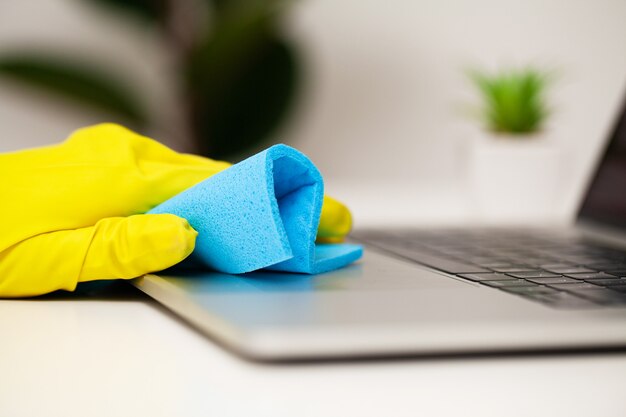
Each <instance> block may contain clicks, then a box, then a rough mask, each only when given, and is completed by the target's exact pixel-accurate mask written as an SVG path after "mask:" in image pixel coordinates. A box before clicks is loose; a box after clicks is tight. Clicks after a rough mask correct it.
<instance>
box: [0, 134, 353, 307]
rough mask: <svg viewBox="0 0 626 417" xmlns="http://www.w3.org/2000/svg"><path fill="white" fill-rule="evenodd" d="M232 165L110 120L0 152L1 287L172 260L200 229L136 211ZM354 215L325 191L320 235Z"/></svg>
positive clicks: (14, 289)
mask: <svg viewBox="0 0 626 417" xmlns="http://www.w3.org/2000/svg"><path fill="white" fill-rule="evenodd" d="M229 166H230V165H229V164H228V163H226V162H220V161H214V160H211V159H207V158H203V157H200V156H195V155H188V154H179V153H177V152H174V151H173V150H171V149H169V148H167V147H165V146H163V145H161V144H159V143H158V142H155V141H153V140H151V139H149V138H147V137H144V136H140V135H138V134H136V133H134V132H131V131H130V130H128V129H126V128H124V127H122V126H119V125H115V124H101V125H96V126H92V127H87V128H84V129H80V130H78V131H76V132H75V133H74V134H72V135H71V136H70V137H69V138H68V139H67V140H66V141H65V142H63V143H61V144H59V145H55V146H49V147H43V148H38V149H32V150H26V151H20V152H12V153H7V154H0V193H1V194H0V195H2V203H1V204H0V230H1V232H0V297H26V296H34V295H40V294H45V293H48V292H51V291H55V290H59V289H63V290H68V291H72V290H74V288H76V285H77V283H78V282H83V281H92V280H98V279H113V278H124V279H128V278H134V277H137V276H140V275H143V274H145V273H148V272H154V271H159V270H162V269H165V268H167V267H170V266H172V265H175V264H177V263H178V262H180V261H181V260H183V259H185V258H186V257H187V256H188V255H189V254H190V253H191V252H192V251H193V249H194V245H195V238H196V235H197V233H196V231H195V230H193V228H191V226H189V224H188V223H187V221H186V220H184V219H182V218H179V217H176V216H174V215H171V214H142V213H145V212H146V211H148V210H150V209H151V208H153V207H154V206H156V205H158V204H160V203H161V202H163V201H165V200H167V199H168V198H170V197H172V196H174V195H176V194H178V193H179V192H181V191H182V190H184V189H186V188H188V187H190V186H192V185H194V184H196V183H198V182H200V181H202V180H204V179H206V178H208V177H210V176H211V175H213V174H216V173H217V172H219V171H222V170H223V169H226V168H227V167H229ZM350 224H351V216H350V213H349V211H348V209H347V208H346V207H345V206H343V205H342V204H341V203H338V202H337V201H335V200H333V199H330V198H328V197H326V198H325V200H324V208H323V210H322V220H321V222H320V228H319V236H320V239H329V240H331V241H336V240H337V239H341V238H343V237H344V236H345V235H346V234H347V233H348V231H349V229H350Z"/></svg>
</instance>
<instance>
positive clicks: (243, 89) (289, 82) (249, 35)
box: [187, 0, 299, 158]
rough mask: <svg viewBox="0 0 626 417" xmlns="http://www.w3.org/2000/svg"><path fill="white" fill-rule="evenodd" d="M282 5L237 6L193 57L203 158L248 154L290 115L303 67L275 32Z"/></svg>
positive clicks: (190, 72) (190, 76) (190, 74)
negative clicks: (299, 65) (205, 156)
mask: <svg viewBox="0 0 626 417" xmlns="http://www.w3.org/2000/svg"><path fill="white" fill-rule="evenodd" d="M244 3H245V7H244V6H242V4H244ZM282 3H283V2H280V1H269V0H268V1H265V2H260V1H250V2H247V3H246V2H238V1H236V2H234V3H233V4H235V5H230V6H229V9H228V10H226V11H223V12H222V14H221V15H220V19H219V21H218V22H216V25H215V27H214V28H213V30H212V31H211V32H209V33H208V34H207V36H206V38H205V39H204V41H203V42H201V43H199V44H198V45H197V47H196V49H195V50H194V51H192V54H191V55H190V58H189V61H188V63H187V89H188V94H189V95H190V97H191V98H190V100H191V105H190V107H191V108H192V123H193V129H194V131H195V136H196V137H197V138H198V142H199V145H200V148H201V152H202V153H203V154H205V155H207V156H210V157H213V158H229V157H231V156H235V155H238V154H241V153H245V152H246V151H247V150H250V149H252V148H253V147H254V146H255V145H257V144H259V143H260V142H262V141H263V140H265V139H266V138H267V137H268V136H269V135H270V134H271V133H272V132H273V131H274V130H275V129H276V127H277V126H278V125H279V123H280V122H281V121H282V120H283V118H284V116H285V115H286V113H287V111H288V108H289V106H290V105H291V102H292V99H293V97H294V96H295V91H296V85H297V82H298V73H299V71H298V70H299V67H298V62H297V57H296V54H295V52H294V50H293V48H292V46H291V45H290V44H289V43H288V42H287V41H285V40H284V39H283V38H282V37H281V36H280V35H279V34H278V33H276V30H275V27H276V20H277V18H278V15H279V13H280V12H281V11H282V8H281V7H277V6H280V4H282Z"/></svg>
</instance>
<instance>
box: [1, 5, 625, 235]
mask: <svg viewBox="0 0 626 417" xmlns="http://www.w3.org/2000/svg"><path fill="white" fill-rule="evenodd" d="M625 21H626V2H624V1H623V0H596V1H593V2H591V1H584V0H579V1H575V0H550V1H545V0H527V1H524V2H520V1H516V0H515V1H514V0H475V1H472V2H469V1H462V0H451V1H447V2H439V1H434V0H423V1H409V0H387V1H373V0H342V1H337V0H335V1H331V0H301V1H274V0H265V1H259V0H245V1H244V0H179V1H174V0H169V1H168V0H153V1H151V0H128V1H124V0H36V1H29V2H1V3H0V134H1V138H2V139H1V140H0V151H1V152H5V151H11V150H16V149H21V148H25V147H32V146H39V145H44V144H49V143H54V142H58V141H60V140H63V139H64V138H65V137H67V135H68V134H69V133H70V132H71V131H73V130H74V129H76V128H77V127H80V126H84V125H88V124H93V123H97V122H101V121H115V122H119V123H123V124H125V125H128V126H129V127H132V128H134V129H137V130H138V131H140V132H141V133H144V134H147V135H149V136H152V137H154V138H156V139H158V140H160V141H161V142H163V143H165V144H167V145H169V146H171V147H173V148H175V149H177V150H181V151H187V152H198V153H203V154H205V155H208V156H212V157H215V158H221V159H229V160H232V161H236V160H239V159H241V158H242V157H244V156H246V155H250V154H252V153H254V152H256V151H258V150H260V149H262V148H264V147H266V146H268V145H270V144H272V143H279V142H283V143H287V144H289V145H292V146H295V147H297V148H298V149H300V150H302V151H303V152H305V153H306V154H308V155H309V156H310V157H311V158H312V160H313V161H314V162H315V163H316V164H317V165H318V167H319V168H320V170H321V171H322V173H323V174H324V177H325V179H326V185H327V190H328V192H329V193H331V194H334V195H336V196H338V197H339V198H341V199H343V200H345V201H346V202H347V203H348V204H349V205H350V206H351V207H352V208H353V210H354V212H355V216H356V220H357V224H359V222H361V223H362V224H366V223H375V222H383V221H385V222H392V223H393V222H400V221H402V222H404V221H406V220H410V221H414V222H416V223H426V224H433V223H456V222H467V221H477V222H485V221H487V222H488V221H489V220H490V219H495V218H498V219H504V220H511V221H516V220H520V219H522V220H525V219H529V218H532V219H533V220H541V221H553V220H557V221H567V220H568V219H571V217H572V216H573V213H574V212H575V209H576V204H577V202H578V199H579V197H580V195H581V193H582V191H583V189H584V186H585V183H586V179H587V176H588V175H589V172H590V170H591V169H592V166H593V163H594V161H595V158H596V157H597V155H598V153H599V152H600V150H601V148H602V144H603V140H604V139H605V138H606V134H607V133H608V131H609V130H610V127H611V122H612V119H613V118H614V117H615V114H616V112H617V111H618V107H619V105H620V103H621V102H622V99H623V96H624V94H625V93H626V47H625V46H624V39H626V25H624V22H625ZM529 67H533V68H538V69H539V70H541V71H545V72H547V73H550V74H553V75H554V76H553V77H551V81H550V85H549V88H547V89H546V98H545V100H546V103H547V106H549V109H550V112H549V117H547V119H546V121H545V125H544V126H543V127H542V128H541V130H540V132H539V133H541V135H542V136H548V137H549V139H548V140H547V142H548V143H549V147H550V149H551V150H552V151H556V153H558V155H559V156H558V158H557V159H554V160H553V161H554V163H552V162H548V163H547V165H551V166H552V165H553V166H554V167H557V168H558V169H553V170H552V171H550V172H548V171H546V172H545V173H541V175H544V176H550V179H551V180H552V183H553V185H554V187H553V188H552V189H551V190H550V189H545V190H542V191H541V192H538V194H536V195H533V194H532V193H531V194H524V195H523V196H522V197H523V201H528V200H531V201H532V200H533V199H534V200H544V203H545V200H546V199H547V197H546V196H552V199H551V200H550V201H549V202H547V203H546V204H544V206H543V208H542V209H541V210H540V211H539V213H537V212H533V213H532V216H531V215H528V216H525V215H524V214H529V213H530V211H529V212H528V213H519V212H518V213H512V212H509V211H507V210H509V209H508V208H507V205H506V204H503V205H501V209H500V210H499V212H497V213H496V214H497V215H494V213H493V212H492V213H488V212H485V211H481V209H480V206H481V204H482V206H489V207H491V208H492V209H493V207H496V208H497V207H500V205H499V203H498V201H504V200H506V199H507V197H506V196H505V195H504V194H502V195H501V196H500V197H499V199H500V200H498V198H495V197H494V198H495V199H494V200H493V201H492V200H491V198H492V197H493V192H491V191H490V193H491V194H489V195H488V196H487V197H481V198H483V201H481V202H479V204H475V203H476V202H475V201H474V200H475V195H476V193H475V192H474V190H475V188H476V184H475V183H472V181H476V180H475V178H476V175H475V171H476V170H475V169H473V168H472V167H471V165H472V163H474V164H475V163H476V161H479V159H477V157H476V156H473V155H474V154H475V153H476V152H473V151H472V147H475V146H478V145H475V143H476V138H477V137H480V136H481V135H483V132H482V130H484V129H483V125H482V123H481V121H480V120H478V119H477V118H476V117H473V116H472V115H471V114H469V113H471V112H468V111H467V107H468V105H473V104H475V103H477V102H479V101H480V97H479V94H477V89H476V88H475V87H476V86H475V85H474V84H473V83H472V81H471V80H470V79H469V77H468V74H467V72H468V69H479V70H480V71H483V72H485V73H490V72H491V73H494V72H498V71H502V70H506V69H510V68H529ZM515 152H517V151H515ZM544 156H545V155H544ZM532 158H533V160H534V161H535V162H538V161H540V160H541V159H540V158H541V157H532ZM500 159H501V160H502V157H501V158H500ZM544 160H545V159H544ZM480 161H482V162H481V164H482V163H484V160H480ZM532 163H533V162H532V161H531V162H530V165H531V166H532ZM487 164H489V162H487ZM495 172H497V171H495ZM482 175H486V176H487V177H489V176H493V175H494V174H493V173H489V172H487V173H485V172H483V173H482ZM524 175H525V174H520V175H518V177H520V176H524ZM541 175H540V176H539V178H542V177H541ZM529 176H532V175H529ZM472 178H474V180H473V179H472ZM483 181H484V180H483ZM516 181H517V180H516ZM548 182H549V181H548ZM509 185H510V187H509V188H514V189H515V184H509ZM500 186H501V187H502V186H506V184H504V185H502V184H501V185H500ZM522 188H523V187H521V186H520V189H522ZM531 188H532V187H531ZM496 194H497V192H496ZM518 194H521V193H518ZM509 201H513V200H510V199H509ZM509 206H510V205H509ZM496 211H497V210H496Z"/></svg>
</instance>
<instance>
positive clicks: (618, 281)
mask: <svg viewBox="0 0 626 417" xmlns="http://www.w3.org/2000/svg"><path fill="white" fill-rule="evenodd" d="M613 278H614V279H604V278H601V279H586V280H585V281H587V282H590V283H592V284H595V285H602V286H606V287H609V286H612V285H621V284H626V280H623V279H620V278H618V277H613Z"/></svg>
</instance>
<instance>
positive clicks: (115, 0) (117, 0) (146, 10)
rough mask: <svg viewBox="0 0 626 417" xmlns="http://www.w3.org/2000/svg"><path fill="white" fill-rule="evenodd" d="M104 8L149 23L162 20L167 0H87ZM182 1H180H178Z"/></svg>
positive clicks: (165, 11) (165, 12)
mask: <svg viewBox="0 0 626 417" xmlns="http://www.w3.org/2000/svg"><path fill="white" fill-rule="evenodd" d="M88 1H89V2H90V3H99V4H100V5H103V6H105V7H110V8H115V9H118V10H122V11H125V12H128V13H130V14H132V15H134V16H137V17H139V18H141V19H143V20H146V21H149V22H155V21H156V22H159V21H163V20H164V16H165V15H166V14H167V12H168V7H167V0H88ZM178 1H182V0H178Z"/></svg>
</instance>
